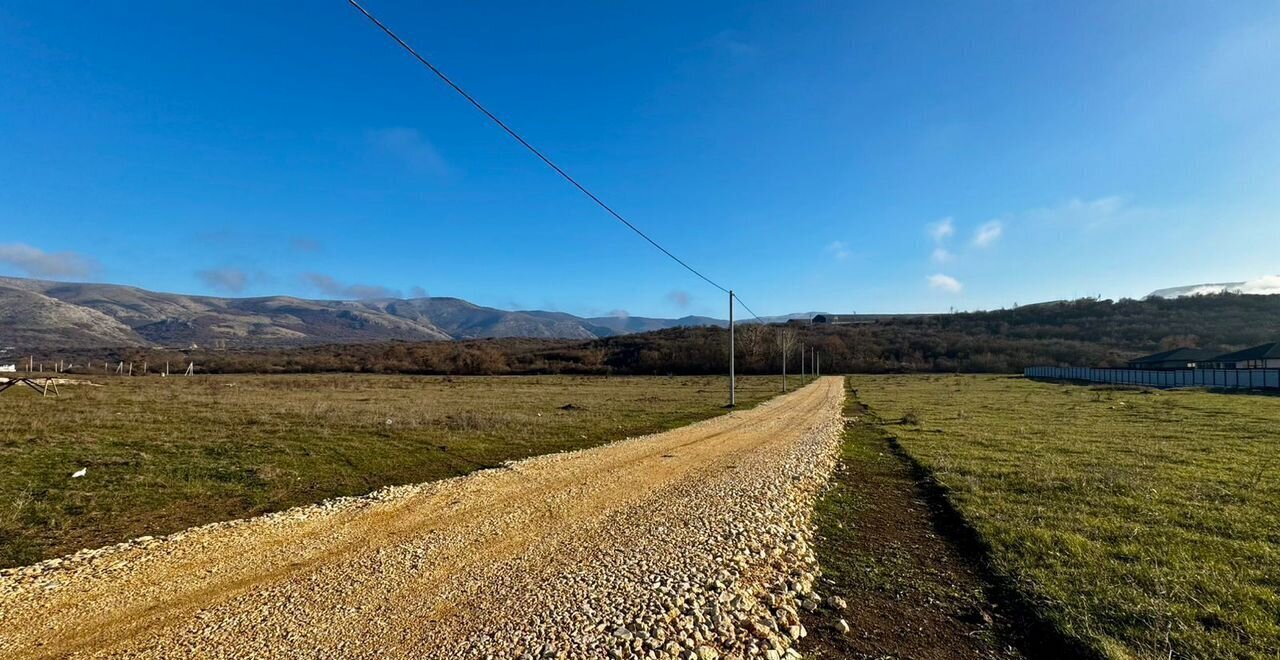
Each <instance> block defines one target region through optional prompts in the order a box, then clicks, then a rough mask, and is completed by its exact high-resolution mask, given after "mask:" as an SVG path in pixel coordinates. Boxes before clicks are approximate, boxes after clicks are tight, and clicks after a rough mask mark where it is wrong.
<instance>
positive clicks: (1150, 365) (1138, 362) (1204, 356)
mask: <svg viewBox="0 0 1280 660" xmlns="http://www.w3.org/2000/svg"><path fill="white" fill-rule="evenodd" d="M1212 357H1213V353H1211V352H1209V351H1202V350H1200V349H1198V348H1175V349H1173V350H1170V351H1160V352H1159V353H1153V354H1151V355H1144V356H1142V357H1140V358H1134V359H1132V360H1129V368H1130V369H1195V368H1196V367H1197V366H1202V365H1201V364H1200V363H1201V362H1202V361H1203V360H1208V359H1210V358H1212Z"/></svg>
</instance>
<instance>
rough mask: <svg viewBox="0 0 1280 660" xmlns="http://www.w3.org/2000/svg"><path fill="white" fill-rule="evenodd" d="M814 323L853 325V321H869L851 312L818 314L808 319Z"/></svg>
mask: <svg viewBox="0 0 1280 660" xmlns="http://www.w3.org/2000/svg"><path fill="white" fill-rule="evenodd" d="M810 323H813V324H814V325H853V324H855V323H870V321H868V320H866V319H861V318H858V317H857V316H855V315H853V314H818V315H816V316H814V317H813V319H811V320H810Z"/></svg>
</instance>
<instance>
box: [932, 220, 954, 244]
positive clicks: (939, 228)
mask: <svg viewBox="0 0 1280 660" xmlns="http://www.w3.org/2000/svg"><path fill="white" fill-rule="evenodd" d="M928 231H929V235H930V236H932V237H933V241H934V242H935V243H941V242H943V241H945V240H947V239H948V238H950V237H951V236H953V235H954V234H955V233H956V223H955V221H954V220H952V219H951V218H950V217H946V218H943V219H941V220H939V221H937V222H934V223H930V224H929V226H928Z"/></svg>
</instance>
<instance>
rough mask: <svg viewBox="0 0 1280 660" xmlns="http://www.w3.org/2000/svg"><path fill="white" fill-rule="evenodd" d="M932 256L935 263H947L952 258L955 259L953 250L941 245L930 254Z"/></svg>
mask: <svg viewBox="0 0 1280 660" xmlns="http://www.w3.org/2000/svg"><path fill="white" fill-rule="evenodd" d="M930 258H931V259H933V262H934V263H938V264H945V263H947V262H948V261H951V260H952V259H954V258H955V255H954V254H951V252H950V251H949V250H947V248H944V247H941V246H939V247H936V248H933V254H931V255H930Z"/></svg>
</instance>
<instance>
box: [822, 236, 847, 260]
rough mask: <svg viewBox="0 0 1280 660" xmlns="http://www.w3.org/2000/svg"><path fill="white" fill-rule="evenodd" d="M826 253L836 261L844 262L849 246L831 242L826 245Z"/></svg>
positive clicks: (841, 242)
mask: <svg viewBox="0 0 1280 660" xmlns="http://www.w3.org/2000/svg"><path fill="white" fill-rule="evenodd" d="M827 252H829V253H831V256H833V257H835V258H836V259H840V260H842V261H843V260H845V259H848V258H849V254H850V252H849V246H848V245H847V244H845V242H844V241H831V242H830V243H828V244H827Z"/></svg>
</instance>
